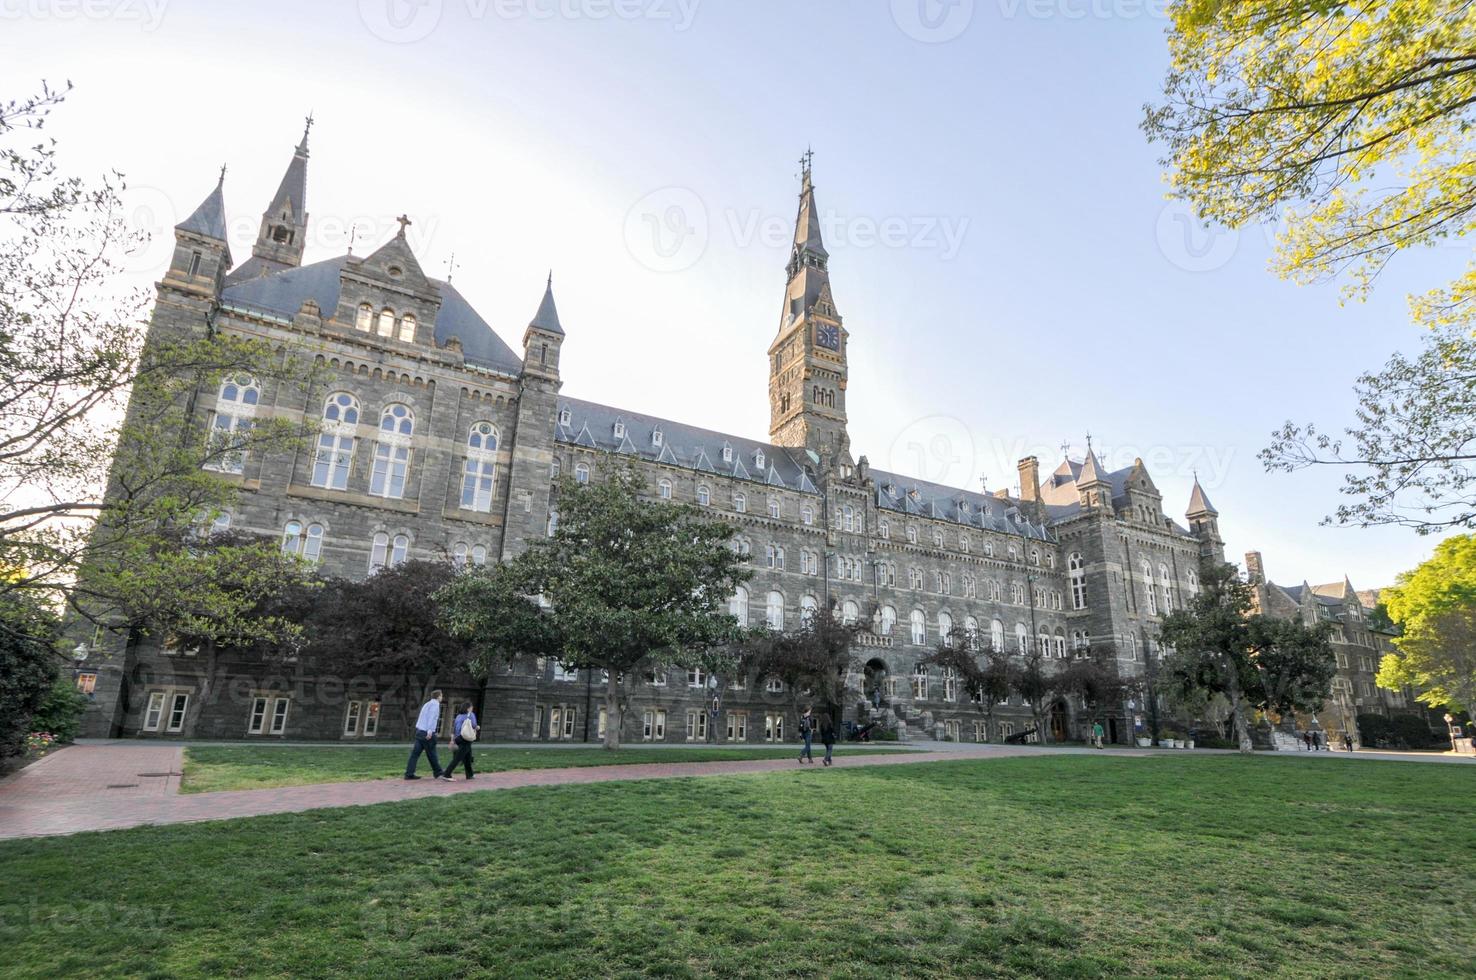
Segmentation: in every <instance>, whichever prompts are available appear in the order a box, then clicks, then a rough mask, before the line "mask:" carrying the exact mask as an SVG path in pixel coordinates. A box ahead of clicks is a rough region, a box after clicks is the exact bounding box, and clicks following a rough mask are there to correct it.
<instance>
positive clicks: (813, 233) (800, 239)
mask: <svg viewBox="0 0 1476 980" xmlns="http://www.w3.org/2000/svg"><path fill="white" fill-rule="evenodd" d="M814 163H815V151H814V150H806V151H805V155H804V156H803V157H801V158H800V166H801V167H802V168H803V169H802V170H801V171H800V203H799V215H798V217H796V218H795V222H794V246H795V258H796V259H798V258H800V257H801V254H802V253H803V252H806V251H808V252H813V253H814V254H815V255H818V256H820V257H821V258H828V257H829V256H830V253H829V252H827V251H826V250H825V242H824V240H823V239H822V237H821V234H820V219H819V217H818V216H817V215H816V213H815V183H814V179H813V175H814V170H813V168H814ZM791 274H793V273H792V272H791Z"/></svg>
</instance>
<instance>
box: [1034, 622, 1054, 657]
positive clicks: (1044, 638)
mask: <svg viewBox="0 0 1476 980" xmlns="http://www.w3.org/2000/svg"><path fill="white" fill-rule="evenodd" d="M1035 641H1036V645H1037V646H1038V647H1039V649H1040V655H1041V656H1042V657H1049V656H1050V655H1051V634H1050V633H1049V632H1047V631H1046V628H1045V627H1044V626H1042V627H1041V628H1040V632H1039V633H1037V634H1035Z"/></svg>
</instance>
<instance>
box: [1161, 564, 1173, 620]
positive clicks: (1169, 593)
mask: <svg viewBox="0 0 1476 980" xmlns="http://www.w3.org/2000/svg"><path fill="white" fill-rule="evenodd" d="M1158 585H1159V589H1160V591H1161V592H1162V593H1163V614H1164V615H1165V616H1167V615H1168V614H1169V613H1171V612H1173V611H1174V580H1173V579H1172V578H1171V577H1170V576H1169V567H1168V566H1167V565H1159V566H1158Z"/></svg>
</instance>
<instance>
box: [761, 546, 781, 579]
mask: <svg viewBox="0 0 1476 980" xmlns="http://www.w3.org/2000/svg"><path fill="white" fill-rule="evenodd" d="M764 559H765V562H766V563H767V564H768V566H769V567H770V568H772V569H774V571H776V572H782V571H784V549H783V548H782V547H781V546H779V545H777V544H771V545H766V546H765V547H764Z"/></svg>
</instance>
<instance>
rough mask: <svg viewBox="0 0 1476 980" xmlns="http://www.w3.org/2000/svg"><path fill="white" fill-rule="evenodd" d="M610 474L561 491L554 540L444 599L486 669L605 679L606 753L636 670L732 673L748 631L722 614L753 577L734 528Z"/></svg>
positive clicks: (609, 461) (624, 470)
mask: <svg viewBox="0 0 1476 980" xmlns="http://www.w3.org/2000/svg"><path fill="white" fill-rule="evenodd" d="M603 469H604V472H603V473H601V474H600V475H601V477H602V478H601V479H599V480H597V481H595V482H592V483H589V484H580V483H577V482H575V481H573V480H565V481H563V482H562V483H561V484H560V487H559V494H558V500H557V503H556V505H555V506H556V507H557V508H558V513H559V524H558V528H557V530H556V531H555V532H554V534H553V535H552V536H551V537H549V538H547V539H544V540H541V541H538V542H535V543H534V544H533V545H532V546H531V547H530V548H529V549H528V550H527V551H526V552H524V553H523V554H522V555H519V556H518V557H516V558H514V559H512V560H511V561H509V562H506V563H503V564H500V565H496V566H493V567H490V568H487V569H483V570H475V571H473V572H470V573H468V574H467V575H465V576H463V577H461V578H459V579H458V580H457V581H456V582H453V583H452V584H451V585H449V586H448V587H447V588H446V589H445V590H444V591H443V592H442V593H441V595H440V597H439V598H440V601H441V603H442V605H443V606H444V607H445V613H444V616H445V620H444V621H445V623H446V626H447V629H448V630H449V631H450V632H451V633H452V634H453V635H454V636H456V637H458V638H459V639H461V640H463V641H465V642H467V643H469V644H470V645H471V648H472V650H473V652H474V657H475V660H476V663H477V666H478V667H479V668H480V669H482V670H484V671H485V670H486V669H489V668H490V664H491V661H492V659H494V658H499V657H505V656H507V655H508V654H510V653H513V654H516V653H524V654H533V655H540V656H551V657H555V658H556V659H557V660H558V661H559V662H560V663H562V664H564V665H565V666H567V667H572V668H577V669H580V670H599V671H607V672H608V674H609V679H608V681H607V683H606V691H605V701H606V710H607V712H608V717H609V724H608V725H607V726H606V732H607V738H606V746H607V747H609V748H615V747H617V746H618V745H619V738H620V717H621V707H622V701H623V700H624V696H623V695H624V692H625V690H626V685H628V684H629V683H631V682H632V681H633V679H634V675H635V673H636V671H637V670H638V669H641V670H650V669H654V668H657V667H662V666H668V665H675V666H683V667H702V668H704V669H706V670H707V671H708V672H709V673H723V672H730V671H731V670H732V669H733V668H734V666H735V657H734V653H733V644H735V643H736V642H737V641H738V640H739V639H740V637H741V631H740V630H739V628H738V624H737V621H736V620H735V619H734V618H733V617H732V616H730V615H728V614H727V611H726V604H727V601H728V597H729V596H731V595H732V594H733V592H734V591H735V590H736V589H737V588H738V586H739V585H740V584H741V583H743V582H745V581H747V580H748V578H749V577H750V576H751V575H752V572H751V571H750V570H749V569H748V568H747V566H746V560H745V559H743V558H740V556H738V555H737V554H736V553H735V552H734V550H733V549H732V548H731V547H730V540H731V538H732V535H733V527H732V525H730V524H726V523H721V522H718V521H716V520H713V519H712V518H711V517H710V516H709V515H707V514H704V513H703V512H702V511H701V510H699V509H698V508H696V507H693V506H690V505H685V504H674V503H671V502H669V501H661V502H657V501H652V500H647V499H644V498H643V496H642V493H643V490H644V489H645V487H644V484H643V483H642V480H641V478H640V477H639V476H638V475H636V474H635V473H634V472H633V471H632V470H631V469H630V468H629V467H628V466H624V465H621V464H620V462H619V461H618V460H616V459H615V458H614V457H610V456H607V457H606V458H605V463H604V467H603ZM534 596H537V597H540V598H541V599H542V600H543V602H542V604H538V603H535V602H534V600H533V599H532V597H534Z"/></svg>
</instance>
